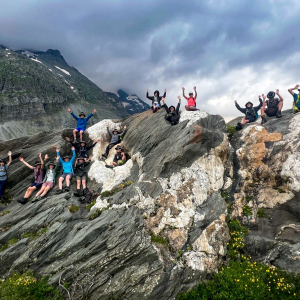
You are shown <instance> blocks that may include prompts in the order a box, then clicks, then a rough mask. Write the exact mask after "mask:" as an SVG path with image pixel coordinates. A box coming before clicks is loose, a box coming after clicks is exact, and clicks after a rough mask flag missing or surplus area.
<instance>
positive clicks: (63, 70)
mask: <svg viewBox="0 0 300 300" xmlns="http://www.w3.org/2000/svg"><path fill="white" fill-rule="evenodd" d="M54 67H55V68H56V69H58V70H60V71H61V72H63V73H65V74H67V75H69V76H71V74H70V73H69V72H68V71H66V70H65V69H61V68H60V67H58V66H54Z"/></svg>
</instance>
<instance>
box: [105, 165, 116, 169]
mask: <svg viewBox="0 0 300 300" xmlns="http://www.w3.org/2000/svg"><path fill="white" fill-rule="evenodd" d="M105 167H106V168H110V169H113V167H114V166H111V165H105Z"/></svg>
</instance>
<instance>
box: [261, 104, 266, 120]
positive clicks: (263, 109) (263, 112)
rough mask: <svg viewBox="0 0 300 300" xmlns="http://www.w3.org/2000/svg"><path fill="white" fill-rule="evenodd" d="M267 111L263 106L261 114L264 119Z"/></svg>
mask: <svg viewBox="0 0 300 300" xmlns="http://www.w3.org/2000/svg"><path fill="white" fill-rule="evenodd" d="M265 110H266V108H265V107H263V106H262V107H261V108H260V114H261V116H262V117H263V116H264V115H265Z"/></svg>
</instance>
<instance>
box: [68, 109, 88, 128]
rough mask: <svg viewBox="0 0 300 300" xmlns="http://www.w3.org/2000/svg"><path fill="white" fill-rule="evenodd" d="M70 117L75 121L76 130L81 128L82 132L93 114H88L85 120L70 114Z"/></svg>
mask: <svg viewBox="0 0 300 300" xmlns="http://www.w3.org/2000/svg"><path fill="white" fill-rule="evenodd" d="M71 115H72V116H73V118H74V119H75V120H77V128H82V129H84V130H85V129H86V125H87V121H88V120H89V119H90V118H91V117H92V116H93V114H89V115H88V116H87V117H86V118H84V119H81V118H79V117H77V116H76V115H75V114H73V113H71Z"/></svg>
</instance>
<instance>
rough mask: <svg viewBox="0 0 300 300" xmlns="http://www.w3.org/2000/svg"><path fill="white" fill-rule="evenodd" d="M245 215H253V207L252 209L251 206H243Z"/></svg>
mask: <svg viewBox="0 0 300 300" xmlns="http://www.w3.org/2000/svg"><path fill="white" fill-rule="evenodd" d="M243 215H244V216H251V215H252V209H251V207H250V206H248V205H245V206H244V207H243Z"/></svg>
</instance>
